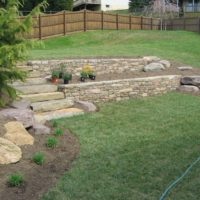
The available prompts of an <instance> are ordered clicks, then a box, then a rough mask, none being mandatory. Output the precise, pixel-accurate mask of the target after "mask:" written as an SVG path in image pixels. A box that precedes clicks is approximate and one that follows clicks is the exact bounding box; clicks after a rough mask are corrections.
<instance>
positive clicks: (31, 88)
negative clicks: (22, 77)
mask: <svg viewBox="0 0 200 200" xmlns="http://www.w3.org/2000/svg"><path fill="white" fill-rule="evenodd" d="M15 88H16V89H17V90H19V92H21V93H22V94H23V95H24V94H39V93H50V92H57V90H58V88H57V86H56V85H51V84H43V85H26V86H15Z"/></svg>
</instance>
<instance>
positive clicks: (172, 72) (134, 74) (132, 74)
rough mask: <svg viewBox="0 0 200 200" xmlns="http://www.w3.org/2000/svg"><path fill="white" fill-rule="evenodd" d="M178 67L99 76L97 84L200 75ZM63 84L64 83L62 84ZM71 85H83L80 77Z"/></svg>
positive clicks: (173, 64) (197, 70)
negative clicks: (133, 79) (110, 81)
mask: <svg viewBox="0 0 200 200" xmlns="http://www.w3.org/2000/svg"><path fill="white" fill-rule="evenodd" d="M178 66H182V65H180V64H177V63H172V66H171V67H170V68H166V69H165V70H163V71H154V72H143V71H134V72H123V73H110V74H102V75H97V76H96V80H95V82H99V81H107V80H118V79H129V78H142V77H151V76H165V75H182V76H192V75H200V69H199V68H193V69H192V70H186V71H181V70H179V69H177V67H178ZM85 82H94V81H93V80H90V79H86V81H85ZM61 83H62V82H61ZM69 83H70V84H76V83H81V82H80V77H79V76H73V78H72V81H70V82H69Z"/></svg>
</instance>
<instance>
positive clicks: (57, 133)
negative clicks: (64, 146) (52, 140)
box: [55, 128, 64, 136]
mask: <svg viewBox="0 0 200 200" xmlns="http://www.w3.org/2000/svg"><path fill="white" fill-rule="evenodd" d="M63 134H64V131H63V130H62V129H60V128H58V129H56V130H55V135H56V136H61V135H63Z"/></svg>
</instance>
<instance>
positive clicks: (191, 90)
mask: <svg viewBox="0 0 200 200" xmlns="http://www.w3.org/2000/svg"><path fill="white" fill-rule="evenodd" d="M178 90H179V91H180V92H187V93H197V92H199V91H200V90H199V88H198V87H196V86H193V85H181V86H180V87H179V88H178Z"/></svg>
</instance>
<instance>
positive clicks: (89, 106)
mask: <svg viewBox="0 0 200 200" xmlns="http://www.w3.org/2000/svg"><path fill="white" fill-rule="evenodd" d="M76 105H77V106H78V107H80V108H81V109H83V110H85V111H86V112H96V111H97V110H98V109H97V107H96V106H95V105H94V104H93V103H92V102H89V101H77V102H76Z"/></svg>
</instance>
